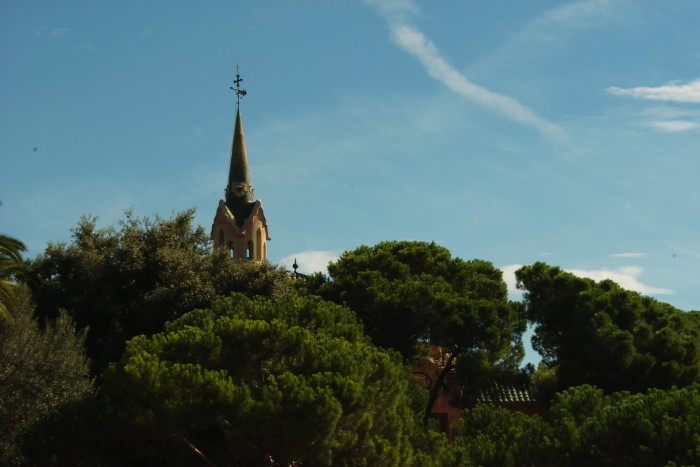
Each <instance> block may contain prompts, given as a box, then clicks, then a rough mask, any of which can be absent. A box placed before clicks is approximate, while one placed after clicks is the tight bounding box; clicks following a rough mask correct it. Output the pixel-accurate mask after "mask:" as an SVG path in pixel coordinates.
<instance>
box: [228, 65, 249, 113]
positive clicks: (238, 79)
mask: <svg viewBox="0 0 700 467" xmlns="http://www.w3.org/2000/svg"><path fill="white" fill-rule="evenodd" d="M242 82H243V78H241V75H239V74H238V63H236V79H234V80H233V84H235V85H236V87H233V86H231V89H233V91H234V92H235V93H236V107H238V106H239V105H240V104H241V97H243V96H245V95H246V94H248V92H247V91H246V90H245V89H241V83H242Z"/></svg>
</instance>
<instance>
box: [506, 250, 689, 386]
mask: <svg viewBox="0 0 700 467" xmlns="http://www.w3.org/2000/svg"><path fill="white" fill-rule="evenodd" d="M516 277H517V279H518V284H519V287H521V288H524V289H526V293H525V301H526V303H527V317H528V320H530V321H531V322H533V323H534V324H535V325H536V328H535V336H534V338H533V345H534V347H535V349H536V350H537V351H538V352H540V354H542V355H543V356H544V361H545V363H546V364H547V365H549V366H550V367H555V368H556V370H557V375H556V376H557V378H556V379H557V381H558V385H559V389H565V388H567V387H569V386H574V385H579V384H584V383H588V384H593V385H596V386H598V387H600V388H603V389H605V390H606V391H608V392H611V391H619V390H629V391H633V392H639V391H643V390H645V389H646V388H648V387H658V388H670V387H672V386H685V385H688V384H691V383H693V382H695V381H700V312H683V311H680V310H677V309H675V308H673V307H672V306H670V305H668V304H665V303H661V302H658V301H656V300H654V299H652V298H649V297H644V296H642V295H640V294H638V293H636V292H631V291H628V290H624V289H623V288H622V287H620V286H619V285H617V284H615V283H614V282H612V281H609V280H605V281H601V282H598V283H596V282H594V281H593V280H591V279H584V278H579V277H576V276H574V275H573V274H570V273H566V272H564V271H562V270H561V269H559V268H557V267H551V266H548V265H546V264H543V263H536V264H533V265H532V266H526V267H523V268H521V269H520V270H519V271H517V272H516Z"/></svg>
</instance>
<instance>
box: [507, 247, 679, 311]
mask: <svg viewBox="0 0 700 467" xmlns="http://www.w3.org/2000/svg"><path fill="white" fill-rule="evenodd" d="M632 255H636V256H632ZM639 255H642V256H643V255H644V254H643V253H617V254H615V255H610V256H617V257H627V258H638V257H640V256H639ZM522 266H523V265H522V264H509V265H507V266H503V267H501V268H500V269H501V271H502V272H503V280H504V281H505V283H506V285H507V286H508V294H509V295H510V297H511V299H512V300H516V299H518V298H519V297H520V296H522V291H521V290H518V289H517V288H516V280H515V271H517V270H518V269H520V268H521V267H522ZM566 272H570V273H571V274H574V275H576V276H579V277H587V278H589V279H593V280H594V281H602V280H605V279H610V280H612V281H614V282H616V283H617V284H619V285H620V286H621V287H623V288H625V289H627V290H633V291H635V292H639V293H641V294H645V295H670V294H673V293H674V291H673V290H670V289H664V288H660V287H652V286H649V285H646V284H644V283H642V282H641V281H640V280H639V277H640V276H641V275H642V273H643V272H644V269H642V268H641V267H639V266H626V267H622V268H618V269H612V270H611V269H607V268H603V269H590V270H584V269H566Z"/></svg>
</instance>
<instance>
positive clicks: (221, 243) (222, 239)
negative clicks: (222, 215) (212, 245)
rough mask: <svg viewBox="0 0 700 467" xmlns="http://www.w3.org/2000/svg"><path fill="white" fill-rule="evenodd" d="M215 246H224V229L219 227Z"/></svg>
mask: <svg viewBox="0 0 700 467" xmlns="http://www.w3.org/2000/svg"><path fill="white" fill-rule="evenodd" d="M216 246H224V229H222V228H221V227H219V242H218V243H217V244H216Z"/></svg>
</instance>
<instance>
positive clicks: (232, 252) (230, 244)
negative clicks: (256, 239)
mask: <svg viewBox="0 0 700 467" xmlns="http://www.w3.org/2000/svg"><path fill="white" fill-rule="evenodd" d="M226 247H227V248H228V254H229V256H230V257H231V258H234V259H235V258H236V250H235V249H234V248H233V242H232V241H231V240H229V241H228V243H227V244H226Z"/></svg>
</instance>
